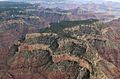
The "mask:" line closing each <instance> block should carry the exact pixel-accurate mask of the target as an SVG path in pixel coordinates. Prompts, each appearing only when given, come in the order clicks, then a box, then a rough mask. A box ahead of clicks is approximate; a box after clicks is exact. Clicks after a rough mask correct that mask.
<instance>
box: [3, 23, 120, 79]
mask: <svg viewBox="0 0 120 79" xmlns="http://www.w3.org/2000/svg"><path fill="white" fill-rule="evenodd" d="M115 28H116V27H113V26H112V25H111V26H108V24H101V23H97V22H96V23H92V24H88V25H85V24H82V25H81V24H78V25H75V26H72V27H68V26H66V27H64V28H61V29H59V30H60V31H57V32H56V31H54V30H53V29H52V26H51V27H50V28H48V29H47V31H44V32H42V33H32V34H27V35H26V37H25V39H24V40H22V41H17V42H16V43H15V44H14V45H13V47H12V48H11V51H10V52H11V53H10V54H12V55H10V56H9V59H8V60H6V61H7V63H6V64H7V66H6V67H7V70H6V71H4V74H2V75H1V78H2V79H119V78H120V64H119V63H120V62H119V60H120V59H119V58H120V57H119V56H120V53H119V52H120V50H119V48H120V41H119V31H117V30H118V29H115ZM48 30H49V32H48ZM50 30H51V31H50ZM61 32H62V33H61ZM2 68H3V67H2Z"/></svg>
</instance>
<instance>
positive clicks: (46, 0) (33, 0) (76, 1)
mask: <svg viewBox="0 0 120 79" xmlns="http://www.w3.org/2000/svg"><path fill="white" fill-rule="evenodd" d="M0 1H12V2H36V3H37V2H58V3H60V2H63V3H64V2H65V3H66V2H67V3H68V2H70V3H78V2H89V1H92V2H104V1H112V2H120V0H82V1H81V0H17V1H15V0H0Z"/></svg>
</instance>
